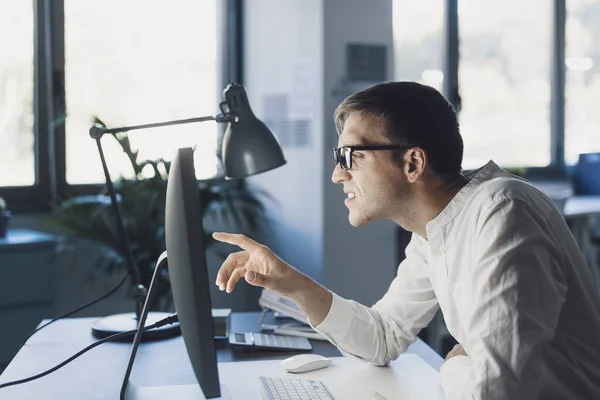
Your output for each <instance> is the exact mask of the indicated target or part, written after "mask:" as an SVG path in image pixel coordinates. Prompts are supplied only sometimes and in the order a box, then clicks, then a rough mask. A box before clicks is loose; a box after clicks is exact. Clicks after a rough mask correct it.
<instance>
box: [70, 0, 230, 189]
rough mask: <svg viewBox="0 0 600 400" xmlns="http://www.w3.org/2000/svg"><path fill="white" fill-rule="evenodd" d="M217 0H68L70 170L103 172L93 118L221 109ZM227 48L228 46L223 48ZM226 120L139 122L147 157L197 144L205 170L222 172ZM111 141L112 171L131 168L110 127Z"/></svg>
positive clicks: (125, 119) (160, 116)
mask: <svg viewBox="0 0 600 400" xmlns="http://www.w3.org/2000/svg"><path fill="white" fill-rule="evenodd" d="M216 2H217V0H177V1H173V2H168V3H167V2H164V1H159V0H152V1H148V0H128V1H120V0H102V1H101V2H94V5H92V4H90V2H88V1H84V2H82V1H78V0H65V5H64V7H65V9H64V13H65V85H66V104H67V120H66V127H65V135H66V179H67V182H68V183H69V184H88V183H100V182H103V181H104V175H103V173H102V169H101V164H100V159H99V156H98V154H97V153H98V152H97V148H96V143H95V141H94V140H93V139H91V138H90V137H89V135H88V129H89V127H90V125H91V122H90V121H91V118H92V117H93V116H98V117H99V118H100V119H101V120H103V121H104V122H105V123H106V124H108V125H109V127H118V126H125V125H140V124H146V123H152V122H162V121H168V120H173V119H183V118H191V117H196V116H205V115H215V114H217V113H218V103H219V101H220V100H219V99H220V93H221V90H222V88H221V87H220V82H218V77H217V68H218V67H219V62H218V60H217V10H216V6H217V5H216ZM219 54H220V53H219ZM217 131H218V128H217V125H216V123H214V122H205V123H201V124H188V125H181V126H174V127H164V128H155V129H150V130H144V131H136V132H131V133H130V134H129V137H130V138H131V142H132V145H133V146H134V147H135V148H136V149H138V150H139V156H138V157H139V159H157V158H165V159H169V158H171V156H172V154H173V152H174V151H175V149H176V148H178V147H183V146H192V145H197V147H198V150H197V154H196V160H197V161H198V163H197V165H196V169H197V175H198V177H199V178H208V177H212V176H215V175H216V173H217V165H216V162H217V159H216V141H217ZM102 144H103V147H104V150H105V153H106V158H107V163H108V164H109V167H110V171H111V175H112V177H113V179H116V178H117V177H118V176H120V175H123V176H125V177H131V176H132V170H131V168H130V164H129V161H128V159H127V158H126V157H125V155H124V153H123V152H122V150H121V149H120V147H119V146H118V145H117V143H116V141H115V140H114V139H113V138H111V137H110V136H109V135H106V136H104V138H103V139H102Z"/></svg>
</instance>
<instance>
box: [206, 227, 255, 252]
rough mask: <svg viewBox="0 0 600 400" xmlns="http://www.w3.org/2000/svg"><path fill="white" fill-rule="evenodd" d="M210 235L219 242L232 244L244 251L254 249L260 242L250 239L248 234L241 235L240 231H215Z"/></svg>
mask: <svg viewBox="0 0 600 400" xmlns="http://www.w3.org/2000/svg"><path fill="white" fill-rule="evenodd" d="M212 237H213V238H214V239H216V240H218V241H219V242H223V243H229V244H233V245H235V246H238V247H240V248H242V249H244V250H246V251H250V250H254V249H256V248H258V247H260V246H261V245H260V243H258V242H256V241H254V240H252V239H250V238H249V237H248V236H245V235H242V234H241V233H225V232H215V233H213V235H212Z"/></svg>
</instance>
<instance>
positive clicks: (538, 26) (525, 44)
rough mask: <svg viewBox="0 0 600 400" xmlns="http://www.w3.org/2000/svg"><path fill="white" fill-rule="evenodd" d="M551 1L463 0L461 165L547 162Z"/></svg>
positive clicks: (460, 78) (460, 73) (460, 79)
mask: <svg viewBox="0 0 600 400" xmlns="http://www.w3.org/2000/svg"><path fill="white" fill-rule="evenodd" d="M552 5H553V2H551V1H547V0H531V1H527V2H523V1H520V0H509V1H480V0H461V1H459V3H458V6H459V9H458V23H459V43H460V63H459V72H458V81H459V90H460V95H461V97H462V111H461V113H460V124H461V129H462V134H463V138H464V140H465V155H464V163H463V167H464V168H466V169H470V168H478V167H480V166H481V165H483V164H484V163H485V162H487V161H488V160H489V159H493V160H494V161H495V162H496V163H498V164H499V165H501V166H503V167H510V166H528V167H531V166H546V165H548V164H549V163H550V65H551V64H550V51H551V48H552V43H551V40H552ZM516 10H518V12H517V11H516Z"/></svg>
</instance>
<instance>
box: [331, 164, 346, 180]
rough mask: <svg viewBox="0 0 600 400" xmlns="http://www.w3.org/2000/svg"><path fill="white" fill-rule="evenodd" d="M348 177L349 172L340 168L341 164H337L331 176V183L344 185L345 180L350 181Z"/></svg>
mask: <svg viewBox="0 0 600 400" xmlns="http://www.w3.org/2000/svg"><path fill="white" fill-rule="evenodd" d="M348 175H349V173H348V171H344V170H343V169H342V167H340V163H337V164H335V168H334V169H333V174H331V181H332V182H333V183H342V182H343V181H344V180H348Z"/></svg>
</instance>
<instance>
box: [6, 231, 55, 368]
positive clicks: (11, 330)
mask: <svg viewBox="0 0 600 400" xmlns="http://www.w3.org/2000/svg"><path fill="white" fill-rule="evenodd" d="M58 240H59V238H58V237H57V236H54V235H49V234H46V233H42V232H37V231H32V230H26V229H13V230H9V231H8V233H7V236H6V237H5V238H3V239H0V372H1V371H2V370H4V368H5V367H6V365H8V363H9V362H10V360H11V359H12V357H13V356H14V355H15V354H16V352H17V350H18V346H19V344H20V343H21V341H22V340H23V339H24V338H25V336H27V334H29V332H30V331H32V330H33V329H35V327H36V326H37V325H38V324H39V323H40V321H41V320H42V319H44V318H52V317H54V314H55V310H54V301H55V298H56V293H55V288H56V284H55V283H56V268H55V258H56V246H57V244H58Z"/></svg>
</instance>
